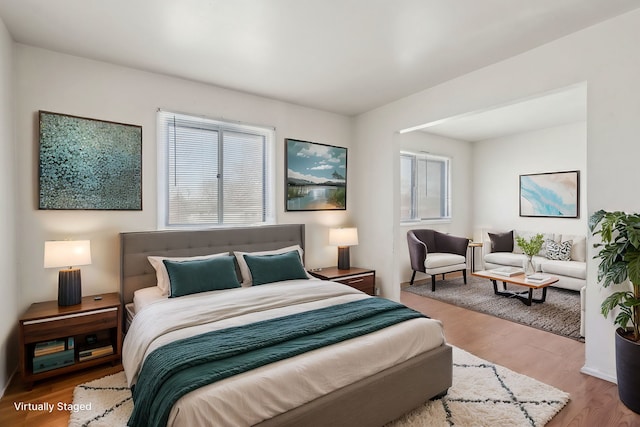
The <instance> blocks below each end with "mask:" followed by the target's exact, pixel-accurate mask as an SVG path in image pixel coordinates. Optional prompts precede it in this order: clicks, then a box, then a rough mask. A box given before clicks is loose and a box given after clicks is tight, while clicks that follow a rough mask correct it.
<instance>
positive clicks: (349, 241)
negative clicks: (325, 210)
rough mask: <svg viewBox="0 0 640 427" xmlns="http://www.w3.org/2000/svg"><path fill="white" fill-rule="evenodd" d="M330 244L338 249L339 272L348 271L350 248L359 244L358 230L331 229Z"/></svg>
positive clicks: (353, 228) (352, 228)
mask: <svg viewBox="0 0 640 427" xmlns="http://www.w3.org/2000/svg"><path fill="white" fill-rule="evenodd" d="M329 244H330V245H332V246H337V247H338V270H348V269H349V268H350V267H351V266H350V262H349V247H350V246H355V245H357V244H358V229H357V228H355V227H351V228H330V229H329Z"/></svg>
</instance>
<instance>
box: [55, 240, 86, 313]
mask: <svg viewBox="0 0 640 427" xmlns="http://www.w3.org/2000/svg"><path fill="white" fill-rule="evenodd" d="M88 264H91V245H90V242H89V240H64V241H48V242H44V268H55V267H67V268H65V269H62V270H60V272H59V273H58V305H61V306H67V305H75V304H80V302H81V301H82V288H81V280H80V269H79V268H76V267H77V266H79V265H88Z"/></svg>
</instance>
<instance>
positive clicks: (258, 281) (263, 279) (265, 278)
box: [243, 251, 308, 286]
mask: <svg viewBox="0 0 640 427" xmlns="http://www.w3.org/2000/svg"><path fill="white" fill-rule="evenodd" d="M243 256H244V259H245V261H246V262H247V266H248V267H249V271H250V272H251V278H252V280H253V285H254V286H255V285H264V284H265V283H273V282H279V281H281V280H293V279H308V277H307V272H306V271H305V270H304V266H303V265H302V261H301V260H300V254H299V253H298V251H291V252H285V253H283V254H273V255H248V254H244V255H243Z"/></svg>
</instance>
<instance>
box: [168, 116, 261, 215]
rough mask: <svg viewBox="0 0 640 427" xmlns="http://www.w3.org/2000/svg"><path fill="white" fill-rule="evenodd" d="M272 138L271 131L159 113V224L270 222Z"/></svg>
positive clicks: (194, 117)
mask: <svg viewBox="0 0 640 427" xmlns="http://www.w3.org/2000/svg"><path fill="white" fill-rule="evenodd" d="M273 134H274V131H273V129H268V128H261V127H256V126H249V125H243V124H237V123H227V122H222V121H218V120H212V119H206V118H201V117H196V116H188V115H184V114H178V113H172V112H167V111H159V112H158V171H159V178H160V179H159V181H158V182H159V190H160V191H159V211H160V212H159V213H160V215H159V217H161V218H162V219H163V222H164V224H163V225H164V226H167V227H175V226H189V225H249V224H260V223H269V222H273V217H274V214H273V198H274V188H273V175H274V174H273V154H272V152H273V139H274V136H273ZM161 183H162V184H161ZM160 187H162V188H160Z"/></svg>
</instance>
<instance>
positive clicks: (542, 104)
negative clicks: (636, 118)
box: [401, 84, 587, 142]
mask: <svg viewBox="0 0 640 427" xmlns="http://www.w3.org/2000/svg"><path fill="white" fill-rule="evenodd" d="M586 119H587V86H586V84H578V85H574V86H571V87H568V88H563V89H559V90H557V91H553V92H551V93H545V94H541V95H539V96H535V97H531V98H527V99H521V100H517V101H514V102H511V103H509V104H505V105H499V106H495V107H492V108H487V109H485V110H482V111H474V112H470V113H466V114H462V115H459V116H456V117H449V118H446V119H443V120H438V121H435V122H431V123H425V124H423V125H418V126H416V127H414V128H412V129H415V130H420V131H423V132H427V133H431V134H435V135H440V136H445V137H447V138H453V139H457V140H461V141H470V142H474V141H483V140H486V139H495V138H500V137H504V136H508V135H515V134H519V133H524V132H532V131H535V130H539V129H546V128H550V127H553V126H561V125H566V124H569V123H577V122H584V121H586ZM401 132H403V133H404V132H405V131H401Z"/></svg>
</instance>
